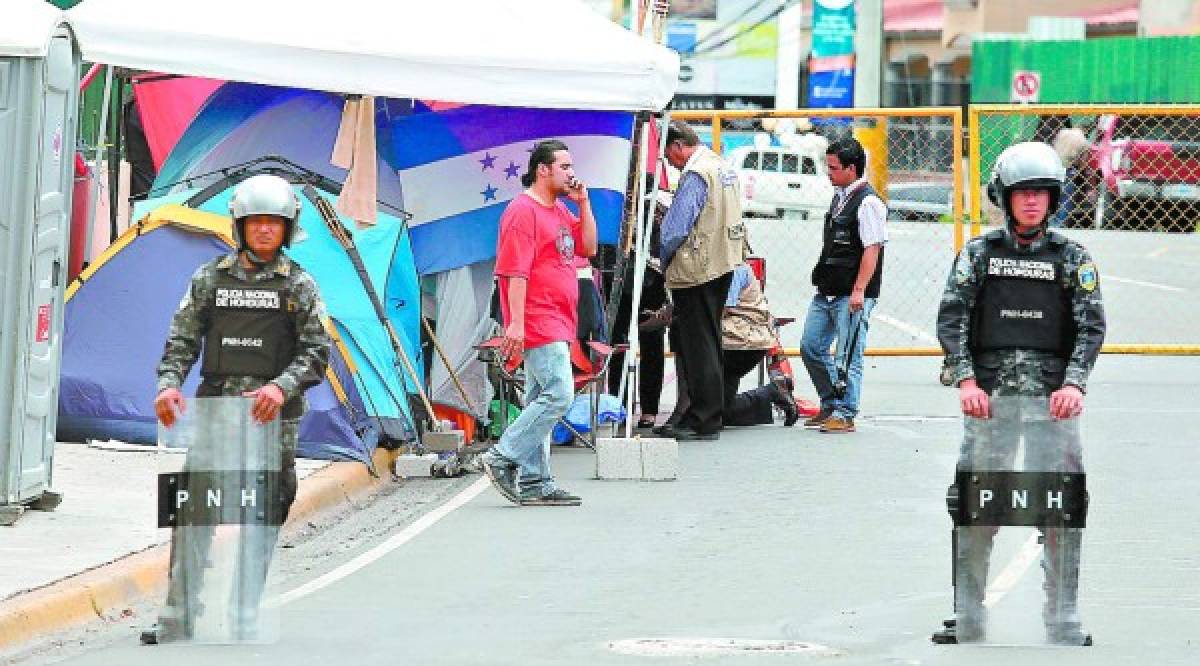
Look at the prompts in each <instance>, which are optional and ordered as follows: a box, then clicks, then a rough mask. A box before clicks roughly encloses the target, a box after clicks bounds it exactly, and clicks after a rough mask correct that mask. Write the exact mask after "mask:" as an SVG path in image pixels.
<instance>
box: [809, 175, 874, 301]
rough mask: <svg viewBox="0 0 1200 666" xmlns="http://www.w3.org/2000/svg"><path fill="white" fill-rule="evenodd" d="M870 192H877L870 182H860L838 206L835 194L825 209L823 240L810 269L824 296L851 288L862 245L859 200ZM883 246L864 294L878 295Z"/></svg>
mask: <svg viewBox="0 0 1200 666" xmlns="http://www.w3.org/2000/svg"><path fill="white" fill-rule="evenodd" d="M873 194H874V195H875V196H879V195H878V194H876V193H875V190H874V188H872V187H871V185H870V184H868V183H863V186H862V187H860V188H858V189H856V190H854V191H853V192H851V193H850V194H849V195H848V196H847V197H846V202H845V204H844V205H843V206H842V207H841V208H840V209H838V208H837V198H836V197H835V198H834V201H833V203H832V204H831V205H830V207H829V212H827V213H825V233H824V243H823V244H822V246H821V256H820V257H819V258H818V259H817V265H816V266H814V267H813V271H812V283H813V285H814V286H816V288H817V290H818V291H820V292H821V294H823V295H825V296H849V295H850V292H852V291H854V280H855V279H856V278H857V277H858V267H859V265H860V264H861V263H862V257H863V251H864V249H865V248H864V247H863V242H862V236H860V235H859V233H858V209H859V207H860V206H862V202H863V200H864V199H866V198H867V197H868V196H870V195H873ZM883 250H884V248H883V247H882V246H880V248H879V261H878V262H877V263H876V264H875V273H874V274H872V275H871V281H870V282H868V283H867V288H866V291H865V294H864V295H865V296H866V297H867V298H878V297H879V287H880V285H881V284H882V282H883Z"/></svg>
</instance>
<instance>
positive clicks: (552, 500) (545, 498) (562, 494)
mask: <svg viewBox="0 0 1200 666" xmlns="http://www.w3.org/2000/svg"><path fill="white" fill-rule="evenodd" d="M582 503H583V499H581V498H580V497H579V496H577V495H572V494H571V493H569V492H567V491H565V490H563V489H562V488H555V489H554V490H551V491H550V492H548V493H547V492H542V489H541V488H530V489H528V490H522V491H521V499H520V504H521V506H579V505H580V504H582Z"/></svg>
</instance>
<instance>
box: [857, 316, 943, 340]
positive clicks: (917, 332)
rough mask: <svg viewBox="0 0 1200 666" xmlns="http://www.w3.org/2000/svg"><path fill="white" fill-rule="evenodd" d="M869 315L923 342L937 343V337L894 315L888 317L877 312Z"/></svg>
mask: <svg viewBox="0 0 1200 666" xmlns="http://www.w3.org/2000/svg"><path fill="white" fill-rule="evenodd" d="M871 316H872V317H873V318H874V319H878V320H879V321H881V322H883V323H885V324H887V325H888V326H892V327H894V328H898V329H900V330H901V331H903V332H905V333H907V334H909V335H911V336H913V337H914V338H919V339H921V340H924V341H925V342H932V343H933V344H938V339H937V338H935V337H933V336H932V335H930V334H929V333H926V332H925V331H922V330H921V329H919V328H917V327H916V326H913V325H912V324H909V323H908V322H904V321H900V320H899V319H896V318H895V317H889V316H887V315H885V314H882V313H878V312H875V313H872V315H871Z"/></svg>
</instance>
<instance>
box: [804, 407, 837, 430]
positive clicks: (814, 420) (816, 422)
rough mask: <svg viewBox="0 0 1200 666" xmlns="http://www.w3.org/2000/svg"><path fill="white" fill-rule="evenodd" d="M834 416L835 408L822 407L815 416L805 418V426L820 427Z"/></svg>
mask: <svg viewBox="0 0 1200 666" xmlns="http://www.w3.org/2000/svg"><path fill="white" fill-rule="evenodd" d="M831 416H833V409H822V410H821V411H819V412H817V413H816V414H814V415H813V416H810V417H808V418H807V419H804V427H805V428H820V427H821V424H823V423H825V422H826V421H828V420H829V418H830V417H831Z"/></svg>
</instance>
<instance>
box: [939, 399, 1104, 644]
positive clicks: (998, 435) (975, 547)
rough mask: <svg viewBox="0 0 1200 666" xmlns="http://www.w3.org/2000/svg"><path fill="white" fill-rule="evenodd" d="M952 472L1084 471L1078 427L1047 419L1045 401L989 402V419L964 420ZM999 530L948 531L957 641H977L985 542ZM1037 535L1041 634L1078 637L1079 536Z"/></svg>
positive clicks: (987, 553) (1055, 530) (982, 614)
mask: <svg viewBox="0 0 1200 666" xmlns="http://www.w3.org/2000/svg"><path fill="white" fill-rule="evenodd" d="M1018 453H1023V462H1022V463H1021V464H1019V465H1018V464H1017V460H1016V459H1017V454H1018ZM958 470H959V471H1017V470H1023V471H1033V472H1073V473H1083V471H1084V470H1083V451H1082V446H1081V443H1080V437H1079V421H1078V419H1069V420H1065V421H1057V420H1054V419H1052V418H1051V417H1050V416H1049V401H1048V399H1047V398H1046V397H1045V396H1000V397H998V398H997V399H994V400H993V401H992V415H991V418H990V419H976V418H968V419H967V420H966V424H965V435H964V438H963V443H962V449H961V451H960V456H959V461H958ZM999 529H1000V528H998V527H990V526H989V527H984V526H981V527H959V528H957V529H956V530H955V533H956V537H957V538H956V551H955V553H954V557H955V559H956V574H955V588H954V589H955V604H954V605H955V609H956V614H957V619H958V630H957V633H958V636H959V640H960V641H961V642H970V641H972V640H981V639H982V637H983V634H984V626H985V623H986V611H985V609H984V605H983V604H984V599H985V596H986V589H987V577H988V569H989V564H990V559H991V552H992V544H993V541H994V539H995V536H996V533H997V532H998V531H999ZM1038 529H1039V531H1040V532H1041V533H1042V535H1043V537H1044V542H1045V544H1044V549H1043V552H1042V570H1043V573H1044V583H1043V589H1044V590H1045V592H1046V602H1045V605H1044V606H1043V609H1042V617H1043V620H1044V622H1045V625H1046V628H1047V633H1048V635H1050V636H1052V637H1053V636H1061V635H1074V634H1077V633H1078V632H1079V627H1080V619H1079V612H1078V605H1077V599H1078V592H1079V559H1080V551H1081V548H1082V541H1083V530H1082V529H1079V528H1062V527H1042V528H1038ZM1051 640H1054V639H1053V638H1052V639H1051Z"/></svg>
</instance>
